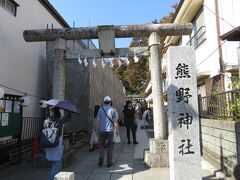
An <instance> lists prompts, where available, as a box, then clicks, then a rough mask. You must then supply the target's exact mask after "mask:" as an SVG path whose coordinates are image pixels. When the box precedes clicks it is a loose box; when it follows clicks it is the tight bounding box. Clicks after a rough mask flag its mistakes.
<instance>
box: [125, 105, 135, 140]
mask: <svg viewBox="0 0 240 180" xmlns="http://www.w3.org/2000/svg"><path fill="white" fill-rule="evenodd" d="M135 113H136V111H135V109H134V108H133V104H132V101H127V103H126V106H125V108H124V109H123V114H124V121H125V125H126V128H127V138H128V144H131V140H130V129H131V131H132V137H133V143H134V144H138V142H137V141H136V126H135Z"/></svg>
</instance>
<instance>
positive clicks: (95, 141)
mask: <svg viewBox="0 0 240 180" xmlns="http://www.w3.org/2000/svg"><path fill="white" fill-rule="evenodd" d="M99 109H100V106H99V105H96V106H94V115H93V116H94V119H93V122H92V123H93V130H92V134H91V138H90V142H89V151H90V152H92V151H93V149H94V144H98V143H99V137H98V135H97V133H96V121H97V114H98V110H99Z"/></svg>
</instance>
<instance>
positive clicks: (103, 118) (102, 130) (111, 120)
mask: <svg viewBox="0 0 240 180" xmlns="http://www.w3.org/2000/svg"><path fill="white" fill-rule="evenodd" d="M103 101H104V105H103V107H101V108H100V109H99V111H98V115H97V121H96V128H97V133H98V134H99V141H100V151H99V161H98V165H99V166H102V165H103V162H104V146H105V143H106V141H107V167H111V166H112V165H113V163H112V162H113V160H112V155H113V133H114V128H115V127H116V131H117V133H119V130H118V123H117V120H118V113H117V111H116V109H115V108H113V107H112V106H111V105H110V102H111V98H110V97H109V96H106V97H104V100H103Z"/></svg>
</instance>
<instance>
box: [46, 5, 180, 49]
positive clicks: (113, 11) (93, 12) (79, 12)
mask: <svg viewBox="0 0 240 180" xmlns="http://www.w3.org/2000/svg"><path fill="white" fill-rule="evenodd" d="M49 1H50V3H51V4H52V5H53V6H54V7H55V8H56V9H57V11H58V12H59V13H60V14H61V15H62V17H63V18H64V19H65V20H66V21H67V23H68V24H69V25H70V26H71V27H72V26H73V22H74V23H75V27H86V26H89V23H90V26H97V25H131V24H146V23H150V22H151V21H152V20H154V19H161V18H162V17H164V16H166V15H167V14H168V13H169V12H170V11H173V8H172V7H171V5H172V4H173V3H175V2H179V0H49ZM94 42H95V41H94ZM129 44H130V39H118V40H117V41H116V46H117V47H128V46H129Z"/></svg>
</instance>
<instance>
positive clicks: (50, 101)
mask: <svg viewBox="0 0 240 180" xmlns="http://www.w3.org/2000/svg"><path fill="white" fill-rule="evenodd" d="M59 102H60V100H58V99H50V100H48V101H45V102H44V103H45V104H47V105H50V106H56V105H57V103H59Z"/></svg>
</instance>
